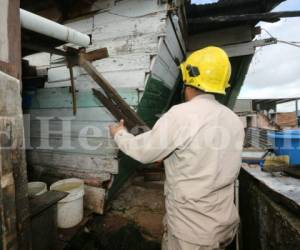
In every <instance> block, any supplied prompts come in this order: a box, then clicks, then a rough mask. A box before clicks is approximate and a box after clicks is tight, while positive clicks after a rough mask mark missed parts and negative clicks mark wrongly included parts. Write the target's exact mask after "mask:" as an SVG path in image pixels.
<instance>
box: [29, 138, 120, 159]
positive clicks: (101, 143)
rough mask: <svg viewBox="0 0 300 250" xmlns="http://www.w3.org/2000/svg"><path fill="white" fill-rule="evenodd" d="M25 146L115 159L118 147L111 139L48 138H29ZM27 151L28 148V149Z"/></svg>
mask: <svg viewBox="0 0 300 250" xmlns="http://www.w3.org/2000/svg"><path fill="white" fill-rule="evenodd" d="M26 145H27V146H28V147H30V148H33V149H40V150H53V152H69V153H82V154H91V155H92V154H93V155H99V156H105V157H116V156H117V153H118V147H117V146H116V144H115V143H114V141H113V139H111V138H84V137H81V138H76V137H74V138H73V137H66V136H64V137H63V138H57V137H55V136H53V135H50V138H39V137H31V138H30V141H29V138H28V139H27V142H26ZM28 149H29V148H28Z"/></svg>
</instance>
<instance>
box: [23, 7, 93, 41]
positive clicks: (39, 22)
mask: <svg viewBox="0 0 300 250" xmlns="http://www.w3.org/2000/svg"><path fill="white" fill-rule="evenodd" d="M20 21H21V26H22V27H23V28H24V29H27V30H31V31H34V32H36V33H39V34H43V35H45V36H48V37H52V38H55V39H57V40H60V41H64V42H66V43H73V44H75V45H78V46H81V47H87V46H89V45H90V44H91V37H90V36H88V35H86V34H83V33H81V32H79V31H76V30H74V29H71V28H68V27H66V26H64V25H61V24H59V23H56V22H54V21H51V20H49V19H47V18H44V17H41V16H39V15H36V14H33V13H31V12H29V11H26V10H23V9H20Z"/></svg>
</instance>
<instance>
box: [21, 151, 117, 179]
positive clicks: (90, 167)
mask: <svg viewBox="0 0 300 250" xmlns="http://www.w3.org/2000/svg"><path fill="white" fill-rule="evenodd" d="M27 160H28V162H29V164H31V165H41V166H44V167H46V166H48V167H51V168H53V170H54V171H56V170H57V171H59V169H65V170H66V171H69V172H77V173H82V174H84V173H86V176H87V177H89V178H93V177H94V178H96V177H101V176H102V175H101V174H102V173H103V172H106V173H111V174H117V173H118V160H116V159H114V158H112V157H111V158H103V157H102V156H98V155H88V154H82V153H81V154H74V153H66V152H61V153H59V152H53V151H51V150H27ZM55 169H56V170H55ZM99 174H100V175H99ZM97 175H98V176H97ZM87 177H86V178H87Z"/></svg>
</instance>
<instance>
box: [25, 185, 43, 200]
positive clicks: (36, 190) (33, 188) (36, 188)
mask: <svg viewBox="0 0 300 250" xmlns="http://www.w3.org/2000/svg"><path fill="white" fill-rule="evenodd" d="M27 187H28V196H29V198H33V197H35V196H38V195H41V194H43V193H46V192H47V184H46V183H45V182H41V181H32V182H28V184H27Z"/></svg>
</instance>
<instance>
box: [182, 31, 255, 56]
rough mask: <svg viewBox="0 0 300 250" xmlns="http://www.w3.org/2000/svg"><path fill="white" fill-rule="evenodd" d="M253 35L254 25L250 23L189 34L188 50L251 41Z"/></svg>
mask: <svg viewBox="0 0 300 250" xmlns="http://www.w3.org/2000/svg"><path fill="white" fill-rule="evenodd" d="M253 37H254V31H253V27H252V26H250V25H241V26H236V27H230V28H223V29H219V30H214V31H208V32H203V33H200V34H197V35H192V36H189V38H188V46H187V47H188V51H194V50H197V49H201V48H204V47H206V46H211V45H213V46H225V45H229V44H237V43H242V42H250V41H251V40H252V39H253Z"/></svg>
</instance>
